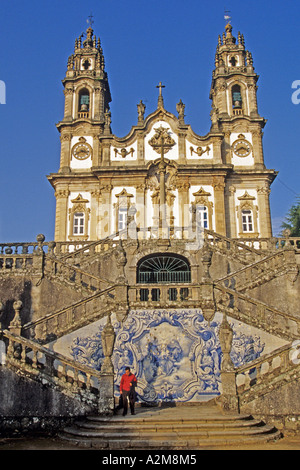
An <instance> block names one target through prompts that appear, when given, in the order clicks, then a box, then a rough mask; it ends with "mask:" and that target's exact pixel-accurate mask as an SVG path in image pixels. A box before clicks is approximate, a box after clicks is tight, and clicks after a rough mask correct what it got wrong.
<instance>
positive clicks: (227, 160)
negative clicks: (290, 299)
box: [210, 23, 275, 238]
mask: <svg viewBox="0 0 300 470" xmlns="http://www.w3.org/2000/svg"><path fill="white" fill-rule="evenodd" d="M257 81H258V75H257V74H256V72H255V70H254V67H253V59H252V54H251V52H249V51H248V50H247V49H246V48H245V40H244V36H243V34H241V33H240V32H239V33H238V36H237V39H236V38H235V37H234V36H233V34H232V26H231V24H230V23H228V24H227V25H226V26H225V32H223V34H222V37H221V36H219V38H218V45H217V50H216V55H215V69H214V70H213V75H212V84H211V90H210V98H211V100H212V111H211V121H212V126H211V131H212V132H222V133H223V136H224V137H223V142H222V161H223V164H225V165H229V166H230V167H231V169H232V170H231V173H230V177H228V178H227V181H226V188H225V199H226V201H227V208H228V210H227V216H226V223H227V233H228V234H229V236H230V237H232V238H235V237H241V238H246V237H249V236H251V237H258V236H262V237H270V236H272V228H271V218H270V207H269V193H270V185H271V183H272V181H273V180H274V177H275V172H274V170H268V169H266V166H265V162H264V154H263V145H262V137H263V128H264V126H265V124H266V120H265V119H264V118H263V117H261V116H260V114H259V112H258V105H257ZM251 201H252V202H251ZM248 217H249V220H248ZM247 221H248V222H249V221H250V222H249V224H248V225H247V223H248V222H247Z"/></svg>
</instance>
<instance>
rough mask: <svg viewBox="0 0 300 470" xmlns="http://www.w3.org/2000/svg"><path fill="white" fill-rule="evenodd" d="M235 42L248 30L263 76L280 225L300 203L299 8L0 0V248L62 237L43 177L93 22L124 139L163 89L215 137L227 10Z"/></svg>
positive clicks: (201, 1) (198, 128)
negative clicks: (77, 52) (214, 79)
mask: <svg viewBox="0 0 300 470" xmlns="http://www.w3.org/2000/svg"><path fill="white" fill-rule="evenodd" d="M225 7H226V9H228V10H230V11H231V17H232V21H231V23H232V26H233V33H234V35H237V32H238V31H241V32H242V33H243V34H244V36H245V43H246V48H247V49H249V50H250V51H251V52H252V54H253V59H254V67H255V71H256V72H257V73H258V74H259V76H260V79H259V82H258V85H259V89H258V105H259V112H260V114H261V115H262V116H264V117H265V118H266V119H267V120H268V122H267V125H266V127H265V131H264V154H265V162H266V166H267V167H268V168H272V169H273V168H274V169H276V170H278V171H279V176H278V178H277V179H276V180H275V182H274V183H273V185H272V193H271V210H272V218H273V222H274V228H275V232H276V230H277V229H276V227H277V225H278V221H280V220H281V219H282V218H283V217H284V216H285V215H286V213H287V211H288V210H289V208H290V207H291V205H292V204H293V203H295V201H296V194H299V192H300V191H299V168H300V164H299V154H300V151H299V134H300V132H299V130H300V127H299V124H300V104H299V105H295V104H293V103H292V101H291V96H292V92H293V91H294V90H292V88H291V86H292V83H293V81H295V80H300V47H299V46H300V34H299V25H300V8H299V4H298V2H296V1H291V0H286V1H284V2H282V1H280V2H279V1H268V0H264V1H258V0H252V1H249V0H244V1H241V0H239V1H236V0H227V2H226V1H225V2H224V0H222V1H219V0H216V1H208V0H185V1H182V0H181V1H179V0H105V1H104V0H85V1H79V0H39V1H36V0H27V1H24V0H5V1H4V0H0V40H1V52H0V54H1V61H0V80H2V81H4V82H5V84H6V104H5V105H3V104H0V133H1V141H0V149H1V150H0V155H1V173H0V197H1V205H0V242H8V241H20V242H21V241H33V240H35V238H36V235H37V234H38V233H44V234H45V236H46V239H47V240H48V241H49V240H52V239H53V237H54V218H55V198H54V194H53V189H52V187H51V186H50V184H49V183H48V181H47V179H46V175H47V174H49V173H51V172H56V171H57V170H58V168H59V155H60V140H59V133H58V131H57V129H56V127H55V123H57V122H58V121H59V120H61V119H62V117H63V106H64V95H63V86H62V83H61V80H62V79H63V78H64V76H65V71H66V66H67V59H68V56H69V55H71V54H72V53H73V50H74V41H75V38H76V37H78V36H79V35H80V34H81V33H82V32H83V31H85V30H86V27H87V23H86V20H87V17H88V15H89V14H90V13H91V12H92V13H93V15H94V25H93V27H94V31H95V34H96V35H97V37H98V36H100V38H101V43H102V47H103V52H104V56H105V62H106V71H107V72H108V77H109V82H110V88H111V93H112V98H113V101H112V103H111V112H112V130H113V133H115V134H116V135H117V136H119V137H122V136H125V135H126V134H127V133H128V132H129V130H130V128H131V126H132V125H135V124H136V122H137V108H136V105H137V103H138V102H139V101H140V100H141V99H142V100H143V101H144V103H145V104H146V114H149V113H151V112H152V111H154V109H155V108H156V104H157V89H156V85H157V83H158V82H159V81H162V82H163V83H164V84H165V85H166V88H165V89H164V103H165V108H166V109H167V110H168V111H170V112H173V113H174V114H176V103H177V102H178V101H179V99H182V101H183V102H184V103H185V105H186V108H185V112H186V122H187V123H188V124H191V126H192V128H193V130H194V131H195V132H196V133H198V134H200V135H205V134H206V133H207V132H208V131H209V129H210V117H209V113H210V109H211V102H210V100H209V89H210V84H211V76H212V70H213V68H214V55H215V49H216V45H217V39H218V35H219V34H222V32H223V31H224V26H225V21H224V8H225Z"/></svg>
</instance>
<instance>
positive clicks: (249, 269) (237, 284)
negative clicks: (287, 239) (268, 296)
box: [216, 250, 288, 292]
mask: <svg viewBox="0 0 300 470" xmlns="http://www.w3.org/2000/svg"><path fill="white" fill-rule="evenodd" d="M285 261H286V256H285V251H282V250H280V251H278V252H275V253H273V254H271V256H268V257H265V258H263V259H261V260H259V261H256V262H255V263H252V264H250V265H248V266H245V267H244V268H241V269H239V270H238V271H236V272H233V273H230V274H228V275H227V276H224V277H222V278H220V279H218V280H217V281H216V282H218V283H221V284H222V285H223V286H224V287H231V288H233V289H235V290H237V291H238V292H243V291H246V290H247V289H252V288H254V287H256V286H258V285H260V284H262V283H263V282H267V281H269V280H271V279H273V278H274V277H275V276H276V275H278V274H282V272H283V271H286V269H287V267H288V265H287V264H286V263H285Z"/></svg>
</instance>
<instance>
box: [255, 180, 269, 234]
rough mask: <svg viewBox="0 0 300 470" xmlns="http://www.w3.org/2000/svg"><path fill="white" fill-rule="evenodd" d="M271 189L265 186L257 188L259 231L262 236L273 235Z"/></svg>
mask: <svg viewBox="0 0 300 470" xmlns="http://www.w3.org/2000/svg"><path fill="white" fill-rule="evenodd" d="M270 192H271V191H270V189H269V188H268V187H267V186H265V187H262V188H257V203H258V213H259V231H260V236H261V238H271V237H272V224H271V213H270V202H269V194H270Z"/></svg>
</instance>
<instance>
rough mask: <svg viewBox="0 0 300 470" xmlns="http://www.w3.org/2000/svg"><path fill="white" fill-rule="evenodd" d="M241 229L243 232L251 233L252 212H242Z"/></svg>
mask: <svg viewBox="0 0 300 470" xmlns="http://www.w3.org/2000/svg"><path fill="white" fill-rule="evenodd" d="M242 227H243V232H253V216H252V211H250V210H243V211H242Z"/></svg>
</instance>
